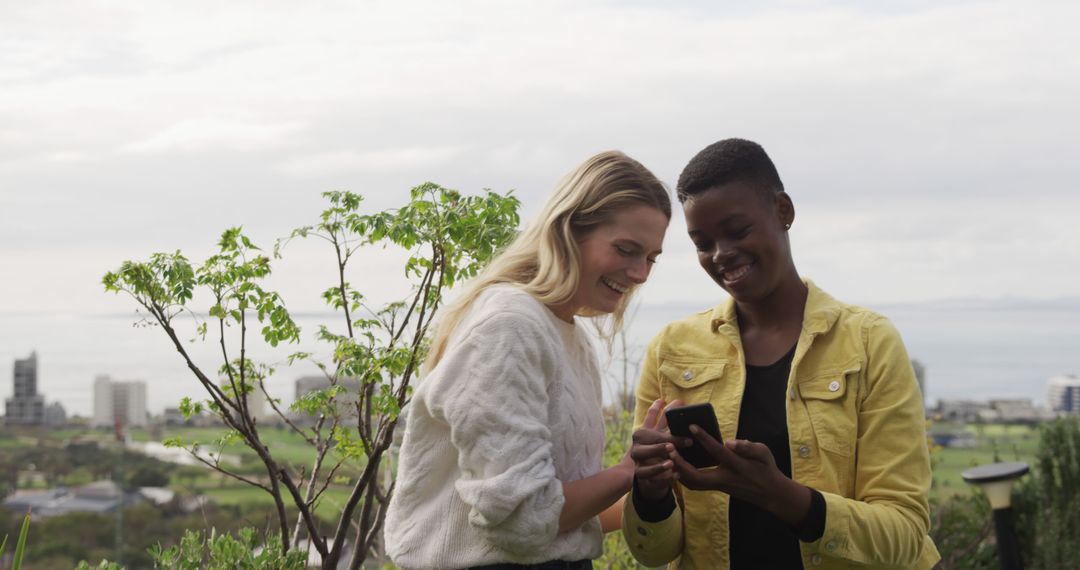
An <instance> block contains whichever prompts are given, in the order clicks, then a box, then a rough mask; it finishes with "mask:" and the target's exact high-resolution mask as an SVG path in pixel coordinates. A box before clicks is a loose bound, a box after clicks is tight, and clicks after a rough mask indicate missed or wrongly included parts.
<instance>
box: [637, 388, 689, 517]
mask: <svg viewBox="0 0 1080 570" xmlns="http://www.w3.org/2000/svg"><path fill="white" fill-rule="evenodd" d="M681 405H682V402H680V401H678V400H676V401H674V402H672V403H671V406H674V407H678V406H681ZM664 409H665V405H664V400H663V399H657V400H656V401H654V402H653V403H652V405H651V406H649V411H648V412H647V413H646V414H645V423H644V424H642V426H641V427H640V428H638V429H637V431H635V432H634V436H633V443H632V444H631V446H630V457H631V459H633V460H634V466H635V467H634V479H635V480H636V481H637V489H638V492H640V493H641V496H642V498H644V499H646V500H648V501H659V500H661V499H663V498H664V497H665V496H666V495H667V494H668V493H670V492H671V487H672V485H674V483H675V481H676V479H677V478H678V477H677V475H676V474H675V464H674V463H673V462H672V460H671V457H670V456H671V452H673V451H675V439H674V438H673V437H672V436H671V433H670V432H668V429H667V417H666V416H664Z"/></svg>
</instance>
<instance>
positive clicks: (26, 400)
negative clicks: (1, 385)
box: [4, 352, 45, 426]
mask: <svg viewBox="0 0 1080 570" xmlns="http://www.w3.org/2000/svg"><path fill="white" fill-rule="evenodd" d="M4 411H5V416H6V419H5V421H6V423H7V425H24V426H36V425H41V424H43V423H45V397H44V396H42V395H40V394H38V393H37V352H31V353H30V356H29V357H28V358H22V359H16V360H15V391H14V393H13V394H12V396H11V398H8V399H7V401H5V402H4Z"/></svg>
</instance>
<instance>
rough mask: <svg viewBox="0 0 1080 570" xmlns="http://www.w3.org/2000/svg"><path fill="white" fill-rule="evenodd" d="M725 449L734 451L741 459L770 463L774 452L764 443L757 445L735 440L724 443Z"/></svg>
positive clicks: (752, 442)
mask: <svg viewBox="0 0 1080 570" xmlns="http://www.w3.org/2000/svg"><path fill="white" fill-rule="evenodd" d="M724 445H725V447H727V448H728V449H730V450H731V451H734V452H735V454H736V455H738V456H739V457H743V458H746V459H753V460H755V461H761V462H769V460H770V459H772V452H771V451H769V447H768V446H767V445H765V444H763V443H757V442H754V441H749V440H745V439H735V440H730V441H726V442H724Z"/></svg>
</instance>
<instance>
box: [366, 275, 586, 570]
mask: <svg viewBox="0 0 1080 570" xmlns="http://www.w3.org/2000/svg"><path fill="white" fill-rule="evenodd" d="M580 328H581V327H579V326H575V325H572V324H570V323H567V322H565V321H562V320H559V319H558V318H557V317H556V316H555V315H554V314H553V313H552V312H551V311H550V310H549V309H548V308H547V307H545V306H544V305H543V304H541V303H539V302H538V301H536V300H535V299H534V298H533V297H532V296H531V295H529V294H528V293H525V292H524V291H521V290H520V289H518V288H516V287H512V286H508V285H501V286H494V287H491V288H489V289H488V290H487V291H484V292H483V293H482V294H481V295H480V296H479V298H478V299H477V300H476V302H475V304H474V305H473V307H472V308H471V309H470V310H469V312H468V313H467V314H466V316H465V318H464V319H463V320H462V322H461V324H460V325H459V326H458V328H457V330H456V331H455V332H454V333H453V334H452V336H451V340H450V343H449V345H448V347H447V350H446V353H445V355H444V356H443V358H442V360H441V361H440V362H439V364H438V365H437V366H436V367H435V368H434V370H432V371H431V373H430V374H429V375H428V376H427V377H426V378H425V379H424V380H423V381H422V382H421V383H420V385H419V387H418V388H417V390H416V393H415V394H414V395H413V399H412V403H411V404H410V409H409V412H408V421H407V424H406V429H405V439H404V443H403V444H402V447H401V457H400V461H399V463H398V474H397V485H396V489H395V491H394V496H393V498H392V499H391V501H390V507H389V510H388V511H387V514H386V527H385V537H386V549H387V552H388V553H389V554H390V556H391V558H392V559H393V561H394V563H395V564H397V565H398V566H400V567H402V568H407V569H434V568H466V567H469V566H477V565H483V564H494V563H500V562H516V563H526V564H528V563H536V562H542V561H546V560H582V559H591V558H597V557H599V556H600V554H601V550H602V545H601V541H602V534H601V531H600V522H599V519H597V518H593V519H592V520H590V521H589V522H587V523H586V524H584V525H583V526H581V527H579V528H577V529H574V530H570V531H567V532H564V533H561V534H559V533H558V528H559V514H560V513H561V511H562V507H563V503H564V498H563V492H562V482H564V481H567V482H568V481H575V480H578V479H583V478H585V477H589V476H591V475H594V474H595V473H597V472H598V471H599V470H600V467H601V461H602V453H603V446H604V424H603V418H602V412H601V387H600V374H599V369H598V366H597V363H596V354H595V351H594V349H593V346H592V344H591V343H590V342H589V340H588V338H587V336H586V335H585V333H584V331H581V330H579V329H580Z"/></svg>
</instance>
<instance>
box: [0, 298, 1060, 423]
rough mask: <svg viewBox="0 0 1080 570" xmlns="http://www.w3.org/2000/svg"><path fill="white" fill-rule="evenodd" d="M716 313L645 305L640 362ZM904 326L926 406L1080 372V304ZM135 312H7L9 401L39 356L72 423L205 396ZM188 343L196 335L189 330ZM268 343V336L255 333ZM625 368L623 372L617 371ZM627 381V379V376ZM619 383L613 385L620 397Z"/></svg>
mask: <svg viewBox="0 0 1080 570" xmlns="http://www.w3.org/2000/svg"><path fill="white" fill-rule="evenodd" d="M701 308H705V306H704V305H701V306H690V305H664V306H647V305H644V306H641V307H640V308H639V309H638V310H637V311H636V313H635V314H634V315H633V317H632V319H631V321H630V322H629V325H628V327H627V335H626V336H627V342H628V345H629V347H630V350H629V351H628V352H629V353H630V354H631V356H632V359H637V358H639V357H640V354H641V352H642V348H643V347H644V345H645V344H646V343H647V342H648V341H649V339H650V338H651V337H652V336H653V335H654V334H655V333H656V332H657V331H658V330H659V329H660V328H661V327H662V326H663V325H664V324H665V323H667V322H668V321H671V320H674V319H676V318H680V317H682V316H685V315H687V314H690V313H692V312H694V311H695V310H697V309H701ZM871 308H873V309H875V310H877V311H879V312H881V313H883V314H885V315H886V316H888V317H889V318H890V319H891V320H892V322H893V323H894V324H895V325H896V327H897V328H898V329H899V330H900V332H901V334H902V336H903V338H904V341H905V343H906V345H907V348H908V352H909V354H910V355H911V357H912V358H915V359H918V360H919V361H921V362H922V363H923V364H924V365H925V366H926V394H925V396H926V401H927V404H928V405H933V404H934V403H935V402H936V401H937V400H938V399H956V398H965V399H980V400H985V399H990V398H1030V399H1032V400H1034V401H1035V402H1037V403H1045V401H1046V383H1047V380H1049V379H1050V378H1051V377H1053V376H1057V375H1061V374H1069V373H1072V374H1077V373H1080V302H1077V301H1075V300H1069V301H1055V302H1050V301H1018V300H1005V301H953V302H935V303H925V304H906V305H881V306H873V305H871ZM295 318H296V321H297V323H298V324H299V325H300V326H301V327H302V329H303V338H304V339H305V341H304V342H303V343H302V344H301V345H299V346H297V345H289V346H279V347H278V348H277V349H273V350H270V349H268V348H266V347H262V346H260V345H261V342H259V343H256V344H255V346H254V347H253V348H251V349H250V350H251V352H250V354H251V356H252V357H253V358H255V359H257V360H261V361H266V362H274V363H278V367H277V369H276V372H275V374H274V375H273V377H271V379H270V381H269V384H268V386H269V390H270V392H271V394H272V395H274V396H276V397H280V398H282V399H283V400H284V401H285V402H286V403H287V402H290V401H291V400H292V399H293V395H294V391H295V388H294V385H295V380H296V379H297V378H299V377H301V376H305V375H312V374H318V370H317V369H316V368H315V366H314V365H313V364H311V363H300V364H297V365H294V366H291V367H290V366H286V365H285V364H284V361H285V359H286V357H287V356H288V354H289V353H291V352H294V351H297V350H314V351H316V352H320V351H321V352H322V353H324V354H325V353H326V350H325V348H323V347H320V345H318V344H316V343H315V342H313V341H312V340H311V339H313V335H314V332H315V331H316V329H317V326H318V325H319V324H320V323H330V324H331V327H336V328H337V329H339V330H340V328H341V326H340V325H338V324H337V321H335V320H332V319H333V315H329V314H326V315H316V314H308V315H298V316H296V317H295ZM136 321H137V316H136V315H135V314H134V313H131V314H127V315H107V316H72V315H59V314H52V315H49V314H21V315H20V314H15V315H11V314H8V315H0V398H6V397H9V396H10V395H11V391H12V370H13V363H14V359H16V358H23V357H26V356H28V355H29V354H30V352H31V351H36V352H37V356H38V391H39V393H43V394H44V395H45V397H46V400H47V401H48V402H54V401H58V402H60V403H61V404H63V405H64V407H65V409H66V410H67V412H68V414H69V415H72V414H78V415H83V416H87V415H90V414H91V413H92V406H93V394H92V390H93V381H94V378H95V377H96V376H97V375H108V376H110V377H111V378H112V379H113V380H145V381H146V382H147V400H148V401H147V404H148V407H149V410H150V412H151V413H160V412H161V411H162V410H163V409H164V408H165V407H168V406H175V405H176V403H177V402H178V401H179V400H180V399H181V398H182V397H184V396H192V397H200V396H201V392H200V391H201V387H200V386H199V385H198V384H197V381H196V380H195V378H194V376H193V375H192V374H191V372H190V371H189V370H188V369H187V367H186V365H185V364H184V362H183V360H182V359H181V358H180V355H179V354H178V353H177V351H176V350H175V349H174V348H173V347H172V346H171V344H170V343H169V341H168V339H167V337H166V336H165V335H164V333H163V332H162V331H161V330H160V329H158V328H157V327H139V326H133V323H135V322H136ZM187 336H190V330H189V331H188V334H187ZM256 336H257V335H256ZM186 346H188V347H189V348H190V349H191V351H192V354H193V355H195V357H196V359H197V362H199V363H200V365H201V366H203V369H204V370H205V371H206V372H207V373H208V374H212V373H213V372H214V371H215V370H216V369H217V367H218V366H219V365H220V362H221V361H220V348H219V347H218V345H217V344H216V343H214V342H212V341H211V340H210V338H209V337H208V340H207V341H205V342H197V343H189V344H187V345H186ZM610 368H611V369H612V370H613V371H621V364H619V365H612V366H611V367H610ZM617 375H618V374H616V376H617ZM615 383H616V382H615V381H611V382H608V387H609V388H612V389H614V388H613V387H614V385H615Z"/></svg>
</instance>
